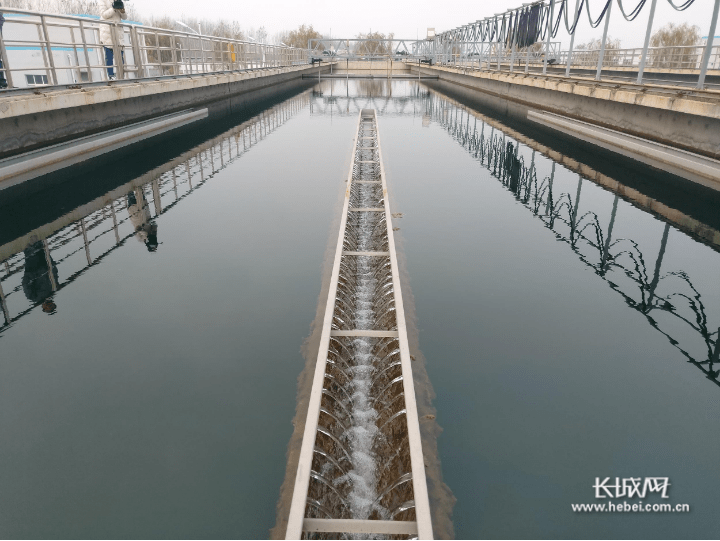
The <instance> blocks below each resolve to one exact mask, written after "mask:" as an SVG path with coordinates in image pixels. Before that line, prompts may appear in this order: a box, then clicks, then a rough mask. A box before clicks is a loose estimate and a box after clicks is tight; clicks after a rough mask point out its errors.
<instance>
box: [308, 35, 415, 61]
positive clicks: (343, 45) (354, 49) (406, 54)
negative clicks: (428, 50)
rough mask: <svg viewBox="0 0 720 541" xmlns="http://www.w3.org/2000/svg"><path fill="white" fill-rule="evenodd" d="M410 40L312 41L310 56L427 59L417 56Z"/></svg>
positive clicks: (309, 44)
mask: <svg viewBox="0 0 720 541" xmlns="http://www.w3.org/2000/svg"><path fill="white" fill-rule="evenodd" d="M414 43H415V42H414V41H413V40H408V39H357V38H354V39H324V38H323V39H311V40H309V41H308V50H309V51H310V55H311V56H313V57H316V58H325V59H327V60H333V59H343V60H345V59H350V60H387V59H393V60H408V59H416V58H418V57H425V56H427V55H425V54H419V53H418V54H416V53H415V52H414V51H415V49H414Z"/></svg>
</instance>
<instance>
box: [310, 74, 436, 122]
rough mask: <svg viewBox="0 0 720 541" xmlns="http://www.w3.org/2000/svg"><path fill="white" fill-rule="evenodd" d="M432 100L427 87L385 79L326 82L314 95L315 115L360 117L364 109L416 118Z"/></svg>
mask: <svg viewBox="0 0 720 541" xmlns="http://www.w3.org/2000/svg"><path fill="white" fill-rule="evenodd" d="M429 97H430V91H429V90H428V89H427V88H426V87H420V86H419V85H418V84H417V83H415V82H412V81H410V82H406V83H405V84H402V85H397V84H395V85H394V84H393V83H392V82H391V81H390V80H389V79H386V80H363V79H360V80H353V81H347V82H346V81H342V80H334V79H330V80H326V81H323V82H321V83H320V84H319V85H318V86H317V87H316V88H315V89H314V90H313V91H312V94H311V101H310V112H311V114H313V115H320V116H323V115H327V116H332V115H338V116H348V115H349V116H357V115H358V114H359V113H360V111H361V110H362V109H375V110H376V111H377V114H378V115H381V116H407V115H410V114H412V115H417V114H419V112H420V111H422V110H423V109H422V107H423V106H424V104H425V103H426V102H427V100H428V99H429Z"/></svg>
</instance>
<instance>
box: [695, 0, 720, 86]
mask: <svg viewBox="0 0 720 541" xmlns="http://www.w3.org/2000/svg"><path fill="white" fill-rule="evenodd" d="M718 11H720V0H715V7H714V8H713V14H712V19H710V31H709V32H708V40H707V44H706V45H705V52H704V53H703V58H702V62H701V65H700V77H698V83H697V88H698V89H699V90H702V89H703V88H704V87H705V75H706V74H707V68H708V62H710V55H711V54H712V47H713V39H714V38H715V29H716V28H717V21H718Z"/></svg>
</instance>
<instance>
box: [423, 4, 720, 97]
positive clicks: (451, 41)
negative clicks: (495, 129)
mask: <svg viewBox="0 0 720 541" xmlns="http://www.w3.org/2000/svg"><path fill="white" fill-rule="evenodd" d="M627 1H628V0H625V2H623V0H594V1H592V0H541V1H538V2H532V3H529V4H523V5H522V6H521V7H518V8H514V9H509V10H507V11H506V12H504V13H496V14H494V15H492V16H489V17H485V18H484V19H480V20H477V21H475V22H471V23H468V24H465V25H463V26H459V27H457V28H454V29H452V30H447V31H445V32H441V33H438V34H436V35H435V36H434V38H433V39H432V40H431V41H429V42H428V41H426V42H416V43H415V45H414V47H415V48H416V49H417V50H423V51H430V50H431V51H432V53H431V54H433V55H434V58H436V59H437V61H438V62H441V63H442V62H448V61H452V62H453V63H457V62H458V61H460V62H463V63H464V62H467V61H468V60H470V58H469V57H470V56H471V55H481V54H482V52H483V50H485V51H487V53H486V54H489V55H491V56H492V55H495V56H496V57H497V59H498V63H500V56H501V54H500V52H501V51H502V56H503V58H504V59H505V62H506V63H507V64H508V69H509V71H513V67H514V65H515V61H516V56H529V54H530V52H531V51H532V52H535V53H536V54H540V55H541V57H542V63H543V73H546V71H547V66H548V63H549V62H550V63H552V62H551V60H553V59H554V60H557V56H553V51H552V50H551V47H550V43H551V40H552V38H555V37H557V36H558V33H559V31H560V28H561V27H563V28H564V29H565V30H566V31H567V33H568V34H569V35H570V36H571V41H570V50H569V51H568V54H567V58H566V76H569V74H570V69H571V66H572V62H573V47H574V43H575V34H576V32H575V31H576V29H577V25H578V23H579V22H580V19H581V18H582V17H583V16H584V14H583V12H584V13H585V14H586V15H587V19H588V22H589V23H590V26H591V27H592V28H597V27H598V26H599V25H600V24H601V23H602V22H603V21H604V23H605V24H604V27H603V36H602V40H601V44H600V49H599V50H598V51H594V52H596V57H595V64H596V67H597V71H596V77H595V78H596V79H598V80H599V79H600V76H601V71H602V68H603V65H604V57H605V55H606V44H607V36H608V29H609V26H610V14H611V12H612V8H613V6H614V5H615V4H617V9H619V10H620V12H621V13H622V16H623V18H624V19H625V20H626V21H634V20H635V19H636V18H637V17H638V16H639V15H640V13H641V12H642V10H643V8H644V7H645V5H646V4H648V3H649V6H650V13H649V16H648V23H647V28H646V32H645V41H644V46H643V49H642V53H641V54H639V55H637V58H638V60H637V61H638V64H637V69H638V75H637V83H638V84H641V83H642V81H643V73H644V70H645V67H646V65H647V60H648V49H649V44H650V36H651V32H652V26H653V22H654V18H655V7H656V5H657V2H658V0H638V2H637V4H636V5H635V6H634V7H633V8H632V9H626V6H625V4H626V3H627ZM667 1H668V3H669V4H670V5H671V6H672V7H673V8H674V9H675V10H677V11H684V10H686V9H688V8H689V7H690V6H691V5H692V4H693V3H694V2H695V0H684V1H682V0H681V3H679V4H676V3H675V2H673V0H667ZM591 3H592V4H594V5H593V7H592V9H591V6H590V4H591ZM718 11H720V0H714V7H713V10H712V13H708V18H709V20H710V28H709V30H708V34H707V35H708V39H707V43H706V44H705V45H704V46H703V47H702V48H700V47H696V49H701V51H702V52H701V57H700V58H699V60H698V72H699V73H698V81H697V88H699V89H702V88H704V84H705V77H706V74H707V70H708V65H709V63H710V59H711V57H717V54H718V53H717V51H714V49H713V39H714V37H715V30H716V28H717V20H718ZM593 13H595V15H593ZM479 44H482V45H479ZM529 60H530V59H529V58H528V59H527V61H528V62H529ZM498 69H500V68H499V67H498Z"/></svg>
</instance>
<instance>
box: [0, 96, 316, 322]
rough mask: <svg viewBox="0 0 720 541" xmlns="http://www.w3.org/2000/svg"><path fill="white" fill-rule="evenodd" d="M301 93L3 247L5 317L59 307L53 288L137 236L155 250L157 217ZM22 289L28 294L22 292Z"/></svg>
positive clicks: (281, 118)
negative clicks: (38, 308)
mask: <svg viewBox="0 0 720 541" xmlns="http://www.w3.org/2000/svg"><path fill="white" fill-rule="evenodd" d="M308 102H309V95H308V93H303V94H300V95H298V96H296V97H295V98H291V99H289V100H287V101H285V102H283V103H281V104H279V105H276V106H274V107H272V108H270V109H267V110H265V111H263V112H262V113H260V114H259V115H257V116H255V117H253V118H251V119H250V120H248V121H246V122H244V123H242V124H240V125H239V126H237V127H235V128H233V129H231V130H229V131H227V132H225V133H224V134H222V135H220V136H218V137H215V138H213V139H211V140H209V141H207V142H205V143H203V144H202V145H199V146H197V147H195V148H194V149H192V150H190V151H188V152H186V153H184V154H182V155H181V156H178V157H177V158H176V159H174V160H172V161H170V162H168V163H166V164H164V165H163V166H161V167H159V168H157V169H155V170H153V171H150V172H149V173H147V174H145V175H143V176H142V177H139V178H137V179H135V180H133V181H131V182H129V183H127V184H125V185H123V186H120V187H119V188H117V189H115V190H112V191H111V192H108V193H107V194H105V195H104V196H102V197H100V198H98V199H96V200H94V201H91V202H89V203H86V204H85V205H82V206H81V207H79V208H77V209H75V210H73V211H71V212H69V213H67V214H65V215H64V216H62V217H61V218H59V219H57V220H55V221H53V222H52V223H50V224H46V225H44V226H42V227H39V228H37V229H35V230H33V231H30V232H28V233H26V234H25V235H23V236H22V237H19V238H17V239H15V240H14V241H12V242H9V243H7V244H5V245H3V246H0V269H1V270H0V273H2V274H0V307H1V308H2V313H3V318H4V323H3V325H2V326H0V333H2V332H3V331H4V330H6V329H7V328H8V327H9V326H10V325H11V324H12V323H13V322H15V321H17V320H18V319H19V318H21V317H22V316H24V315H25V314H27V313H29V312H30V311H31V310H33V309H34V308H35V307H38V306H40V307H41V308H42V310H43V311H44V312H47V313H54V312H55V311H56V309H58V307H57V306H56V304H55V301H54V298H55V293H56V292H57V291H59V290H61V289H63V288H64V287H67V286H68V285H69V284H71V283H72V282H74V281H75V280H76V279H78V278H79V277H80V276H81V275H82V274H84V273H85V271H87V269H88V268H90V267H91V266H93V265H97V264H99V263H100V262H101V261H102V260H103V259H104V258H105V257H106V256H107V255H108V254H109V253H111V252H113V251H114V250H116V249H117V248H118V247H120V246H123V245H124V244H125V242H126V241H127V240H128V239H130V238H131V237H134V238H136V239H137V240H138V241H139V242H141V243H143V244H144V245H145V247H146V248H147V250H148V252H150V253H152V252H155V251H156V250H157V249H158V246H159V245H160V244H161V243H160V242H159V241H158V225H157V223H156V220H157V218H158V216H160V215H161V214H164V213H166V212H168V211H169V210H170V209H172V208H173V207H174V206H175V205H177V204H178V203H179V202H180V201H182V200H183V199H185V198H186V197H187V196H188V195H190V194H191V193H192V192H193V191H194V190H197V189H198V188H200V187H202V186H203V185H204V184H205V183H206V182H207V181H208V179H210V178H212V176H213V175H214V174H215V173H217V172H218V171H220V170H222V169H224V168H225V167H227V166H228V165H229V164H230V163H231V162H233V161H235V160H237V159H238V158H240V157H242V156H243V155H244V154H245V153H246V152H248V151H249V150H250V149H252V148H253V147H254V146H255V145H257V144H258V143H259V142H260V141H262V140H264V139H265V138H266V137H267V136H268V135H270V134H271V133H272V132H273V131H275V130H276V129H277V128H278V127H280V126H281V125H283V124H284V123H285V122H286V121H287V120H289V119H290V118H291V117H293V116H294V115H295V114H297V113H298V112H299V111H300V110H302V109H304V108H305V107H307V105H308ZM21 290H22V292H23V293H24V297H25V298H24V299H23V298H22V297H21V296H20V295H19V292H20V291H21Z"/></svg>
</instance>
